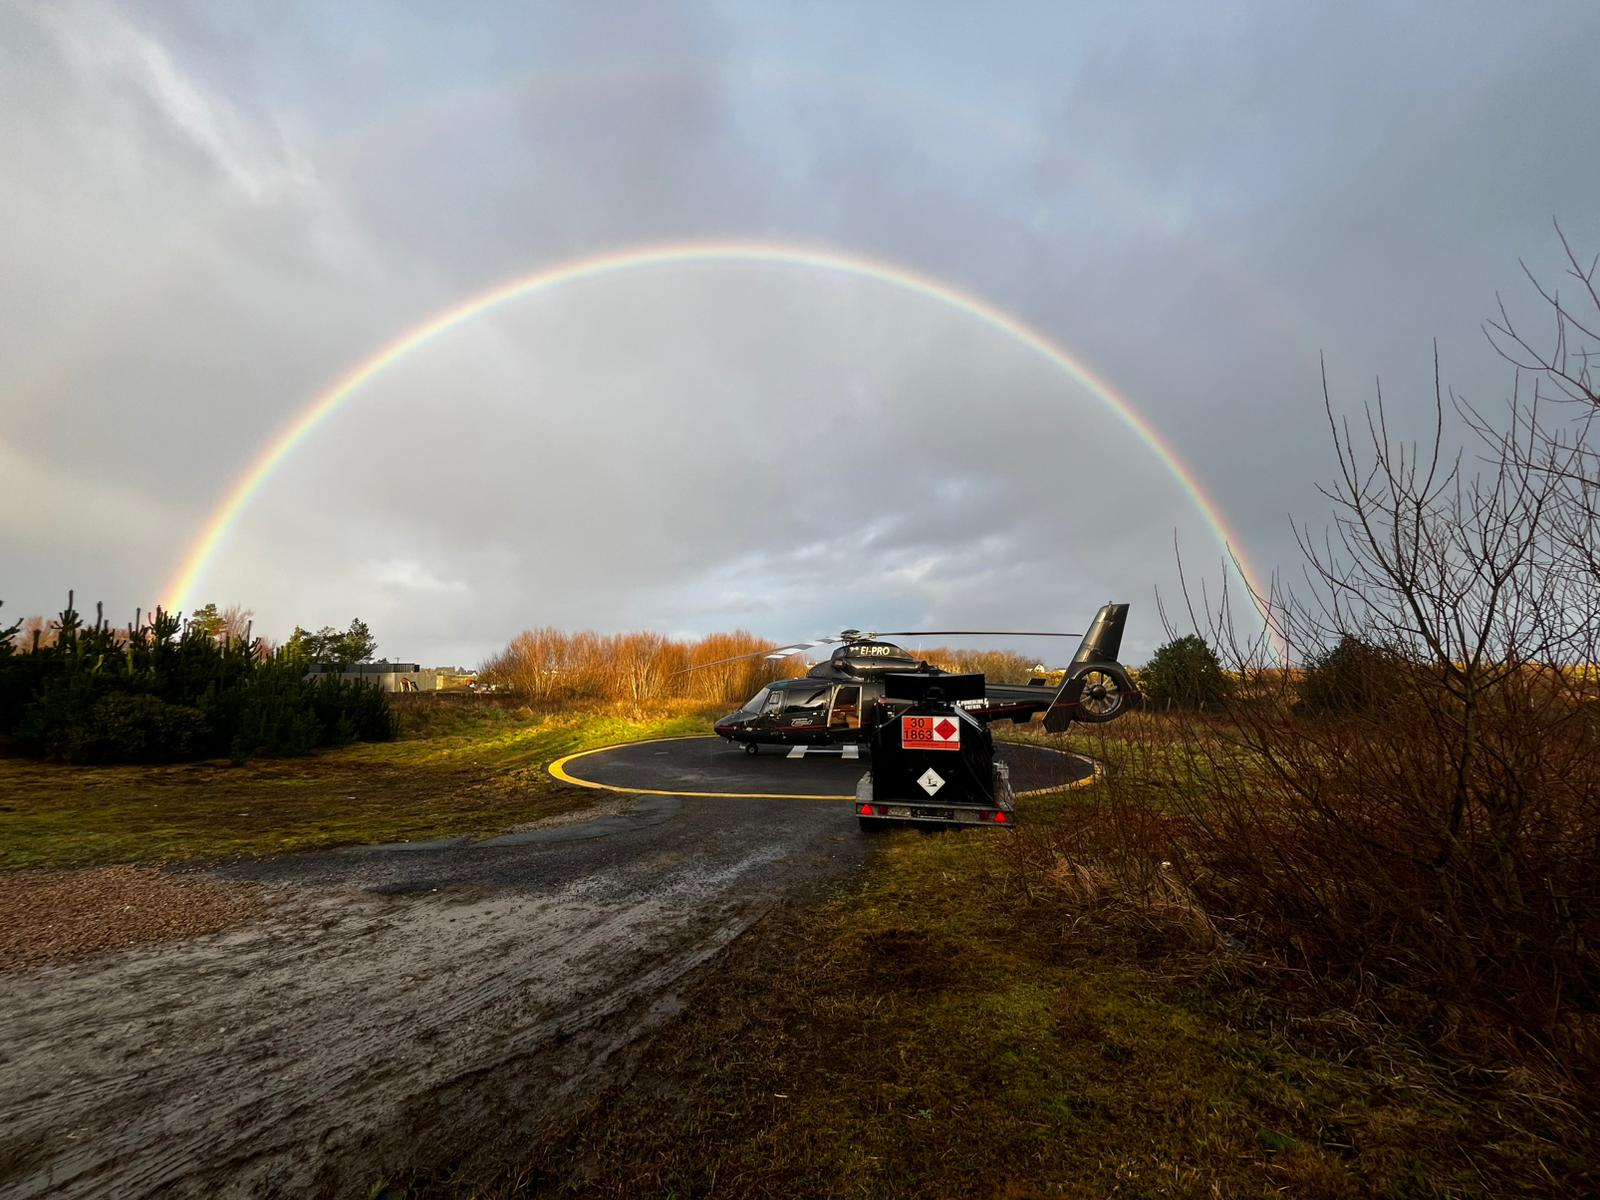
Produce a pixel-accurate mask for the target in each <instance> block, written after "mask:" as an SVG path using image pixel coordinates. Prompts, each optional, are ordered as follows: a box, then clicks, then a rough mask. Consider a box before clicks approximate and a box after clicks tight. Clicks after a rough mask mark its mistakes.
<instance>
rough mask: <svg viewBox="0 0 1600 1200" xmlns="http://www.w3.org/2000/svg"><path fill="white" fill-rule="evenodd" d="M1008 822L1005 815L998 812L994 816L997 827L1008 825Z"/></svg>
mask: <svg viewBox="0 0 1600 1200" xmlns="http://www.w3.org/2000/svg"><path fill="white" fill-rule="evenodd" d="M1006 820H1007V818H1006V814H1005V813H1003V812H997V813H995V814H994V823H995V824H996V825H1004V824H1005V823H1006Z"/></svg>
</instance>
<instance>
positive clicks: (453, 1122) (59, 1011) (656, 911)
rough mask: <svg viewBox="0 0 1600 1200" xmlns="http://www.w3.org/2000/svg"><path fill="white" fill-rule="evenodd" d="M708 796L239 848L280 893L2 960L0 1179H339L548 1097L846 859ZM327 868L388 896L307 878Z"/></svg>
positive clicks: (209, 1186)
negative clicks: (46, 954)
mask: <svg viewBox="0 0 1600 1200" xmlns="http://www.w3.org/2000/svg"><path fill="white" fill-rule="evenodd" d="M791 807H794V806H791ZM719 808H720V811H719V812H716V813H704V812H696V811H693V810H692V809H691V808H690V806H688V805H686V806H685V810H684V812H683V813H682V814H678V815H676V816H675V817H674V819H672V820H667V821H657V822H653V823H651V824H650V825H648V826H634V827H627V828H626V829H625V830H624V833H625V836H621V835H619V836H615V837H606V838H597V839H592V840H588V841H569V842H561V843H553V844H548V845H518V846H511V847H505V848H501V849H496V850H492V851H486V850H484V849H482V848H469V849H456V850H440V851H437V852H427V853H417V852H410V853H405V852H397V853H396V854H395V855H394V856H382V857H376V856H374V855H373V854H372V853H371V852H365V853H345V854H343V855H339V854H324V855H311V856H297V857H296V858H289V859H281V860H274V861H272V862H270V863H265V864H258V865H248V866H245V867H242V868H239V869H237V870H236V871H235V872H233V873H235V874H249V873H251V872H252V871H253V872H255V873H256V874H257V875H262V876H267V877H274V878H275V879H276V880H277V881H279V882H281V883H283V884H284V885H285V887H286V890H287V893H288V898H287V899H286V900H285V901H284V903H283V904H282V905H281V906H280V908H279V910H278V911H277V913H276V914H275V915H274V916H273V917H272V918H271V919H269V920H268V921H266V922H265V923H262V924H258V925H255V926H251V927H246V928H244V929H240V930H234V931H231V932H229V933H226V934H220V935H216V936H213V937H209V938H204V939H199V940H196V941H194V942H189V943H182V944H176V945H166V946H158V947H151V948H147V949H142V950H136V951H130V952H126V953H123V954H117V955H111V956H106V957H103V958H99V959H93V960H88V961H84V962H80V963H74V964H67V965H62V966H57V967H50V968H46V969H43V970H39V971H35V972H31V973H27V974H16V975H9V976H0V1005H3V1006H4V1011H5V1012H6V1013H7V1014H8V1021H7V1025H6V1028H5V1030H4V1034H3V1037H0V1192H3V1193H4V1194H6V1195H8V1196H16V1197H19V1198H27V1197H36V1196H44V1195H47V1194H48V1195H52V1196H56V1195H61V1196H102V1195H103V1196H119V1197H120V1196H140V1195H151V1194H157V1193H159V1194H161V1195H173V1194H176V1195H216V1194H218V1193H226V1194H250V1195H260V1194H282V1195H303V1194H307V1193H315V1192H321V1193H327V1194H332V1193H337V1194H344V1193H347V1192H351V1191H356V1190H362V1191H364V1190H365V1187H366V1186H367V1185H368V1184H369V1183H370V1182H371V1181H372V1178H374V1172H376V1171H377V1170H378V1169H379V1168H380V1167H381V1166H382V1165H383V1164H386V1163H387V1164H392V1163H394V1162H395V1161H397V1160H399V1159H407V1160H408V1161H414V1158H413V1157H412V1156H414V1155H415V1154H418V1153H421V1152H422V1148H423V1147H424V1146H425V1145H433V1146H437V1147H449V1146H452V1145H455V1146H459V1145H461V1144H463V1143H462V1139H470V1138H472V1137H474V1136H477V1137H482V1136H483V1133H484V1129H485V1127H486V1126H491V1127H495V1128H502V1127H509V1126H511V1125H524V1126H527V1125H530V1124H532V1123H537V1122H538V1121H539V1120H541V1119H543V1118H544V1117H546V1116H549V1115H552V1114H554V1113H556V1112H557V1111H559V1110H560V1109H561V1108H562V1107H565V1106H567V1105H569V1104H570V1102H571V1100H572V1098H573V1097H575V1096H577V1095H579V1094H581V1093H583V1092H584V1091H586V1090H588V1089H592V1088H595V1087H597V1086H599V1085H600V1084H602V1083H604V1082H605V1081H606V1078H607V1071H608V1070H610V1069H611V1063H612V1060H613V1058H614V1057H615V1056H616V1054H617V1052H618V1051H619V1050H621V1049H623V1048H625V1047H627V1046H629V1045H630V1044H632V1043H633V1042H635V1041H636V1040H637V1039H638V1038H639V1037H640V1035H641V1034H642V1033H644V1032H646V1031H648V1030H649V1029H650V1028H653V1027H654V1026H655V1025H657V1024H659V1023H660V1022H661V1021H662V1020H664V1019H666V1018H667V1017H668V1016H670V1015H671V1014H672V1012H673V1011H674V1005H675V999H674V997H673V995H672V988H673V985H674V984H675V983H676V982H677V981H678V980H679V979H681V978H682V977H683V976H684V975H686V974H688V973H690V972H693V971H694V970H696V969H697V968H699V967H701V966H703V965H704V964H705V963H706V962H707V961H708V960H710V959H711V958H713V957H714V956H715V955H716V954H717V953H718V952H719V951H720V950H721V949H722V948H723V947H725V946H726V945H727V944H728V943H730V942H731V941H733V940H734V939H735V938H737V937H738V936H739V935H740V934H741V933H742V932H743V931H744V930H745V929H747V928H748V927H749V926H750V925H751V924H752V923H753V922H754V921H756V920H757V919H759V918H760V916H761V915H762V914H763V913H765V912H766V911H768V910H769V909H770V908H771V906H772V905H773V904H774V903H776V902H777V901H778V900H780V899H781V898H782V897H783V895H784V894H786V891H788V890H792V889H793V888H794V887H797V886H801V885H803V884H808V882H809V881H811V880H814V879H815V878H817V877H818V876H828V875H836V874H841V873H843V872H844V871H848V870H850V869H853V867H854V864H855V863H857V862H859V861H860V859H861V855H862V851H861V848H860V844H859V842H858V840H857V839H856V838H855V837H854V836H853V831H851V832H850V833H849V834H847V835H846V834H841V833H840V830H839V827H840V826H842V824H843V822H841V820H840V818H847V816H848V814H847V813H843V812H839V811H836V810H831V811H827V812H824V811H822V809H821V807H820V806H816V805H804V806H799V807H798V808H796V809H795V811H782V810H779V811H773V810H772V809H771V807H770V806H767V807H765V808H762V807H760V806H751V807H750V808H749V809H747V810H743V811H741V812H740V813H738V819H737V820H735V821H733V822H731V823H730V820H729V806H728V805H726V804H723V805H720V806H719ZM297 873H299V874H301V875H303V876H304V877H306V878H308V879H310V880H314V881H315V883H316V885H318V886H314V887H312V888H305V887H303V886H297V884H298V881H297V880H296V879H295V878H294V876H295V875H296V874H297ZM341 873H342V874H343V875H344V876H345V878H346V879H347V880H349V882H351V883H355V884H357V885H358V886H360V885H365V886H374V885H375V886H377V887H379V888H381V889H383V890H384V891H393V890H398V891H399V892H400V894H397V895H377V894H373V893H372V892H370V891H351V890H345V891H343V892H331V891H329V890H327V889H326V884H327V883H328V882H331V881H332V878H331V877H334V876H338V875H340V874H341ZM435 887H437V888H438V889H439V890H438V891H434V890H432V889H433V888H435ZM513 1068H514V1069H513Z"/></svg>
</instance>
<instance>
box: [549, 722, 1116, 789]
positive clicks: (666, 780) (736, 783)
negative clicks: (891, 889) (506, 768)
mask: <svg viewBox="0 0 1600 1200" xmlns="http://www.w3.org/2000/svg"><path fill="white" fill-rule="evenodd" d="M995 752H996V755H997V756H998V757H999V759H1000V761H1001V762H1004V763H1007V764H1009V766H1010V768H1011V786H1012V789H1013V790H1014V791H1015V792H1016V793H1017V794H1018V795H1026V794H1027V793H1029V792H1036V791H1051V790H1054V789H1056V788H1063V787H1073V786H1079V785H1082V784H1085V783H1088V782H1089V781H1090V780H1092V779H1093V778H1094V773H1095V767H1094V764H1093V763H1092V762H1090V761H1089V760H1088V759H1086V758H1082V757H1080V756H1078V755H1076V754H1069V753H1067V752H1066V751H1064V750H1054V749H1051V748H1050V747H1048V746H1027V745H1017V744H1014V743H1007V742H998V743H996V745H995ZM869 762H870V760H869V759H868V758H867V757H865V756H864V755H863V756H861V757H857V758H846V757H845V756H844V754H842V753H840V751H839V749H838V748H812V749H808V750H806V751H805V752H804V753H803V754H799V755H796V754H794V753H793V751H791V750H790V749H789V748H788V747H784V746H763V747H762V748H761V753H759V754H756V755H748V754H746V753H745V752H744V750H743V749H742V748H741V747H739V746H734V745H730V744H729V743H727V742H725V741H723V740H722V739H721V738H717V737H686V738H662V739H657V740H655V741H647V742H627V743H624V744H623V745H619V746H604V747H601V748H600V749H598V750H584V751H582V752H580V753H578V754H569V755H567V757H565V758H562V759H558V760H557V761H556V762H553V763H551V764H550V774H552V775H554V776H555V777H556V778H557V779H559V780H561V781H562V782H563V783H571V784H576V785H577V786H579V787H588V788H601V789H604V790H605V791H610V792H628V793H631V794H633V795H651V796H714V797H726V798H730V799H764V800H850V799H853V798H854V797H855V792H856V782H857V781H858V780H859V779H860V778H861V776H862V775H863V774H864V773H865V772H866V769H867V766H868V765H869Z"/></svg>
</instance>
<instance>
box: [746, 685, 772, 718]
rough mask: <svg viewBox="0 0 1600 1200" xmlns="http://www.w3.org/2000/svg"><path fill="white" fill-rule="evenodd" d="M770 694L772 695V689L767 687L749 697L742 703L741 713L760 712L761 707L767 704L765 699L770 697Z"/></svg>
mask: <svg viewBox="0 0 1600 1200" xmlns="http://www.w3.org/2000/svg"><path fill="white" fill-rule="evenodd" d="M771 694H772V689H771V688H769V687H764V688H762V689H761V690H760V691H759V692H757V693H756V694H755V695H754V696H751V697H750V699H748V700H746V701H745V702H744V708H743V710H742V711H744V712H760V711H761V706H762V705H763V704H765V703H766V702H767V697H768V696H769V695H771Z"/></svg>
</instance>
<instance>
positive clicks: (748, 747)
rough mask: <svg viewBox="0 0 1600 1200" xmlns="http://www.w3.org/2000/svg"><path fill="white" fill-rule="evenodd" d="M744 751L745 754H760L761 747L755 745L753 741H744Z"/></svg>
mask: <svg viewBox="0 0 1600 1200" xmlns="http://www.w3.org/2000/svg"><path fill="white" fill-rule="evenodd" d="M744 752H745V753H746V754H760V753H761V747H760V746H758V745H756V744H755V743H754V742H746V743H745V744H744Z"/></svg>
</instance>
